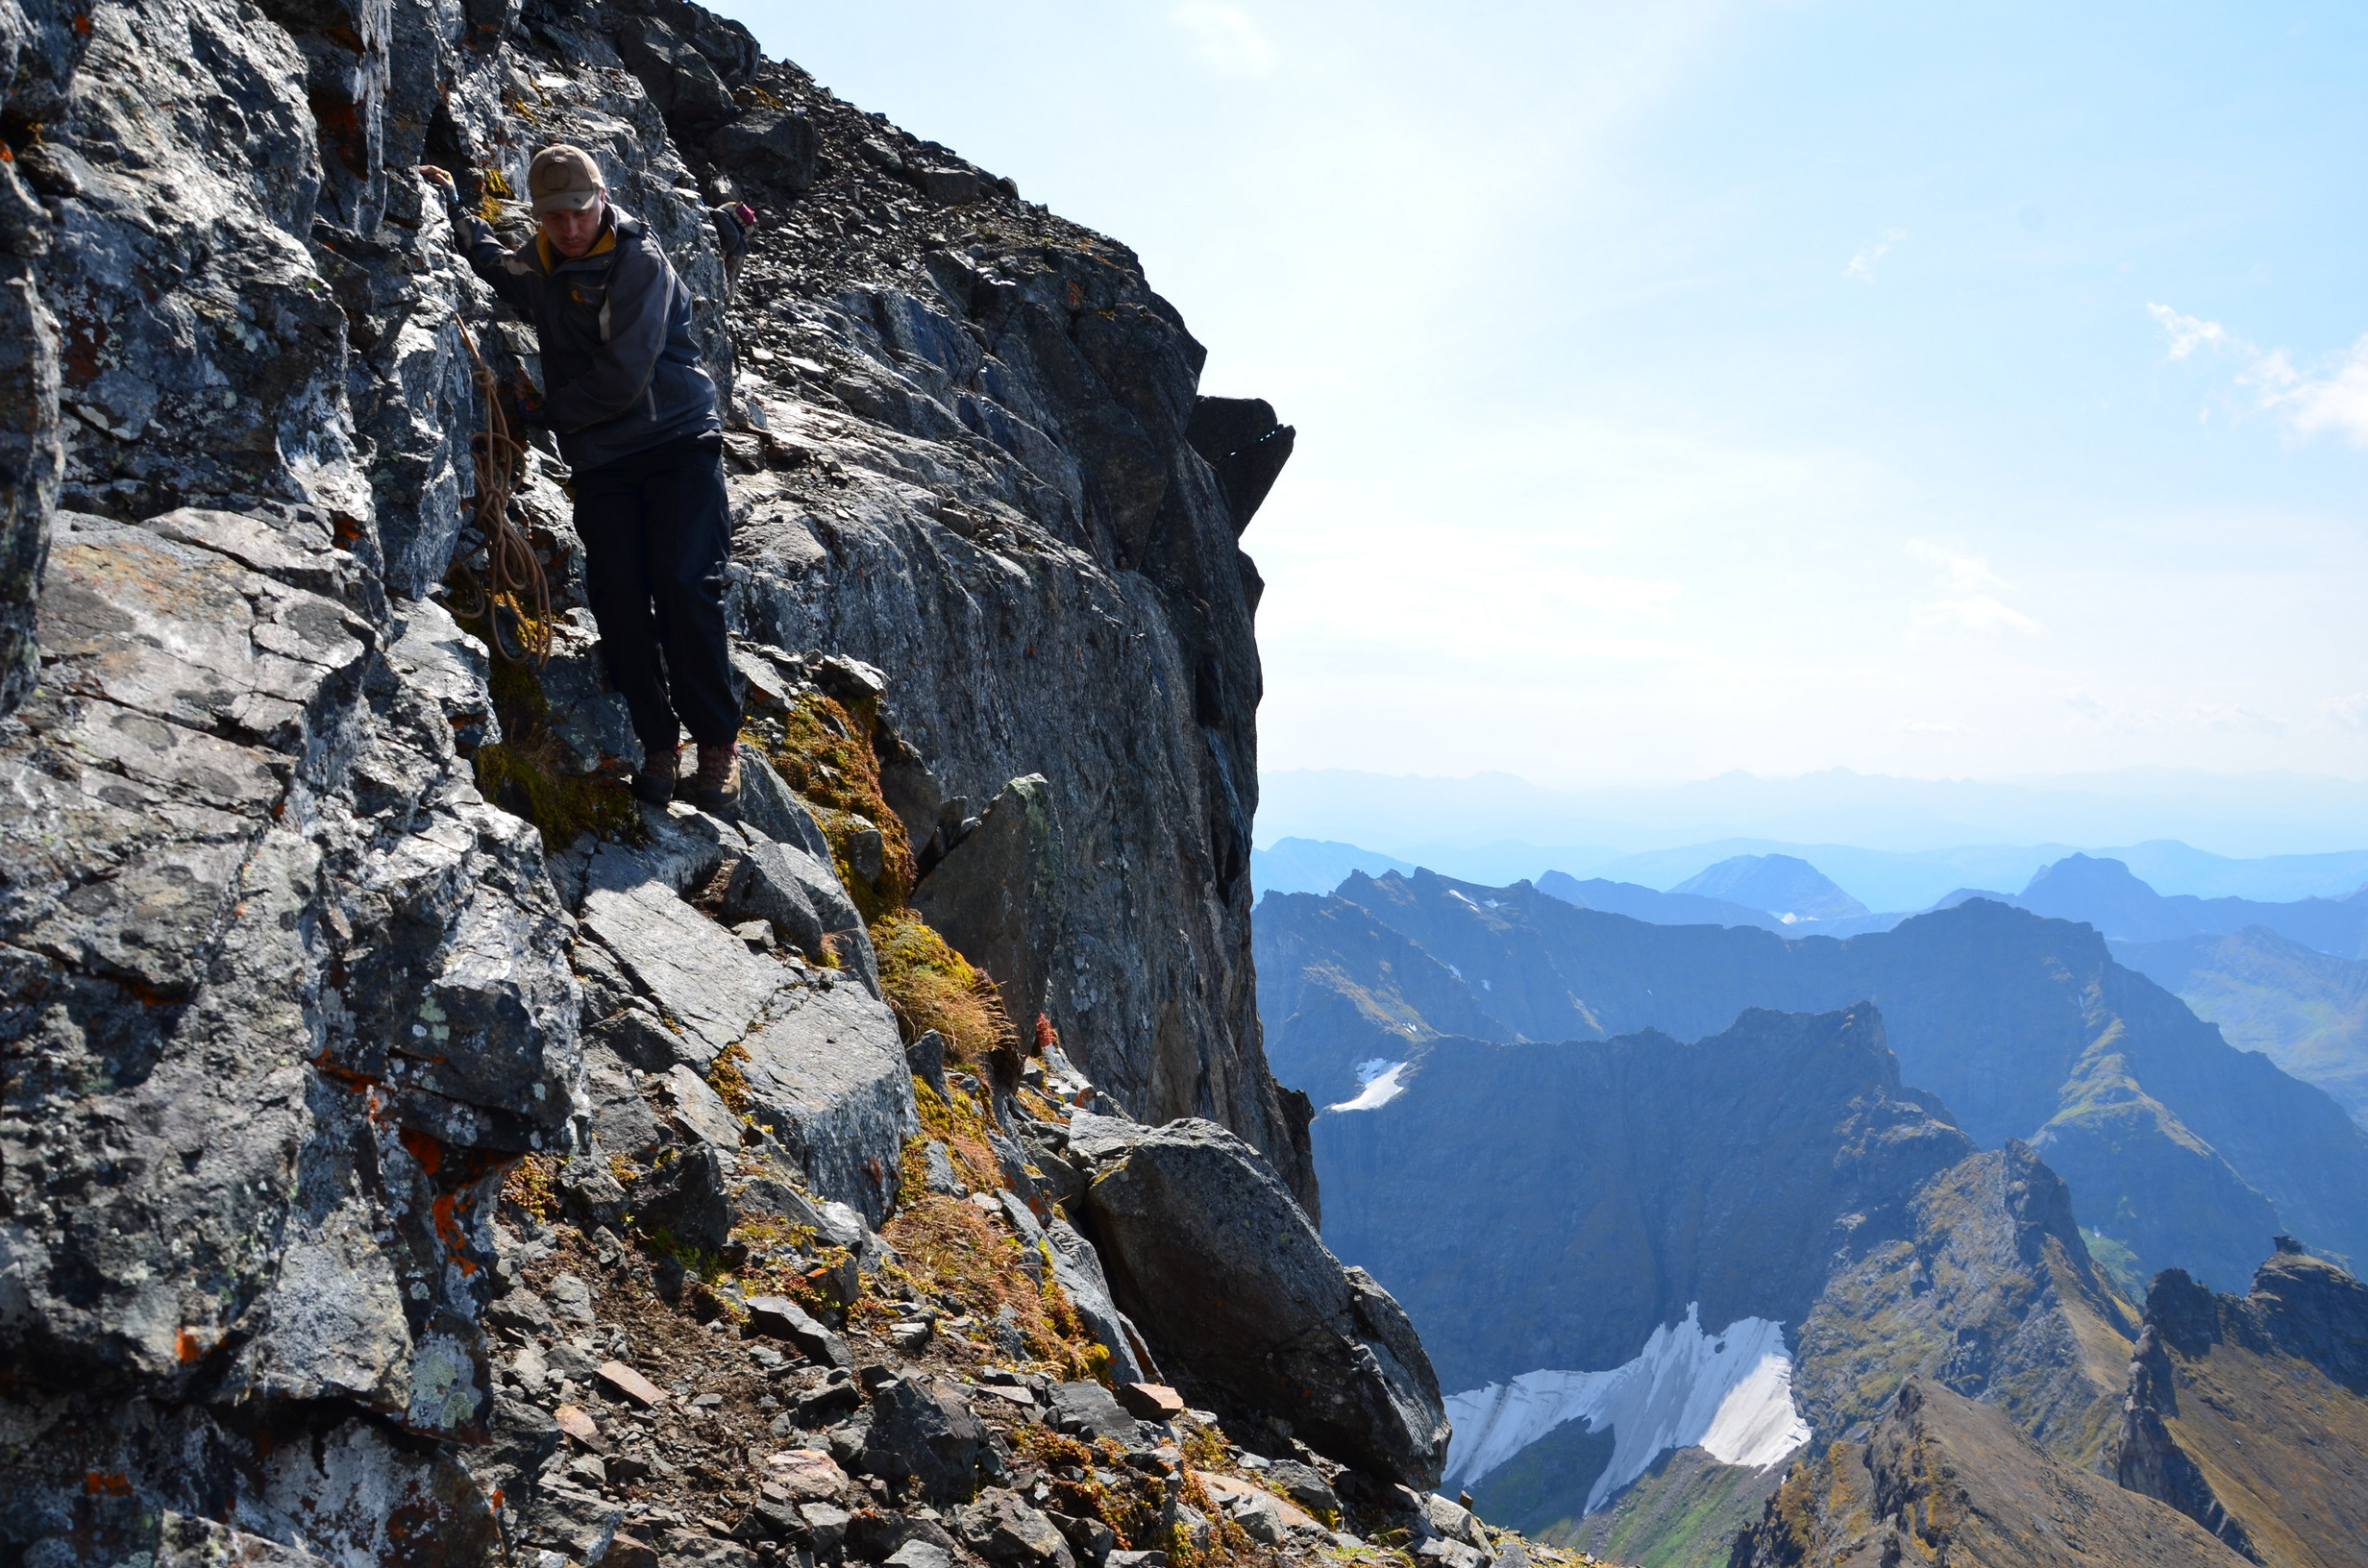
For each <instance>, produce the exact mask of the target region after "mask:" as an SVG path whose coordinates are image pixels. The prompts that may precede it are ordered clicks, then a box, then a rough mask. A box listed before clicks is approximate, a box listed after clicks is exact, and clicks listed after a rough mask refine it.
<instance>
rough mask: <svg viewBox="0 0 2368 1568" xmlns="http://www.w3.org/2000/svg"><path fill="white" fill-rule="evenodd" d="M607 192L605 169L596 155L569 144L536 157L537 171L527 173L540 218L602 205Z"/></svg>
mask: <svg viewBox="0 0 2368 1568" xmlns="http://www.w3.org/2000/svg"><path fill="white" fill-rule="evenodd" d="M604 189H606V186H605V185H604V184H602V181H601V166H600V165H599V164H598V163H595V162H593V161H592V155H591V154H590V153H587V152H585V151H584V150H583V149H582V148H580V147H570V146H568V145H567V144H566V143H565V142H561V143H559V144H558V145H556V146H553V147H546V148H544V149H543V150H542V151H541V152H539V153H536V154H535V155H534V165H533V167H531V168H530V169H529V170H527V195H528V196H529V197H530V198H532V200H533V203H534V215H535V216H536V217H538V218H539V217H541V216H542V215H543V214H544V213H546V212H580V211H581V210H582V209H583V208H587V207H590V206H591V205H592V204H593V203H594V202H597V201H599V200H600V199H601V193H602V192H603V191H604Z"/></svg>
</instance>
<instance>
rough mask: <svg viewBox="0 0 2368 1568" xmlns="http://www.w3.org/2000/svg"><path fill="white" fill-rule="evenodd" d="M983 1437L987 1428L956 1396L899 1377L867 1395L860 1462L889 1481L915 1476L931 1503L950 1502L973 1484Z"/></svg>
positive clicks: (935, 1386)
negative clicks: (868, 1422) (868, 1425)
mask: <svg viewBox="0 0 2368 1568" xmlns="http://www.w3.org/2000/svg"><path fill="white" fill-rule="evenodd" d="M986 1442H987V1429H986V1428H985V1427H983V1426H981V1425H980V1424H979V1421H978V1418H977V1417H976V1416H974V1415H973V1414H972V1413H971V1409H970V1407H969V1406H967V1405H965V1404H963V1403H962V1400H961V1397H960V1396H959V1395H957V1394H955V1393H954V1392H953V1391H952V1390H950V1389H949V1388H945V1387H943V1386H940V1385H939V1384H936V1383H934V1382H927V1381H921V1380H915V1379H899V1380H896V1381H894V1382H891V1383H887V1384H882V1385H881V1386H880V1387H879V1388H878V1389H876V1391H875V1392H874V1393H873V1395H872V1429H871V1431H870V1433H868V1434H867V1435H866V1436H865V1438H864V1444H863V1467H864V1469H865V1470H866V1471H868V1472H870V1473H871V1474H873V1475H875V1476H877V1477H879V1478H880V1479H881V1480H883V1481H886V1482H888V1483H889V1484H891V1485H892V1486H893V1485H901V1484H902V1483H903V1482H905V1481H906V1480H907V1479H917V1480H919V1482H921V1491H922V1495H923V1496H924V1497H925V1498H927V1499H928V1500H929V1501H930V1502H932V1503H950V1502H954V1501H957V1500H959V1499H961V1498H965V1497H968V1496H970V1494H971V1489H972V1488H973V1487H974V1486H975V1485H976V1484H977V1483H978V1475H977V1472H978V1456H979V1452H980V1450H981V1449H983V1448H984V1447H985V1446H986Z"/></svg>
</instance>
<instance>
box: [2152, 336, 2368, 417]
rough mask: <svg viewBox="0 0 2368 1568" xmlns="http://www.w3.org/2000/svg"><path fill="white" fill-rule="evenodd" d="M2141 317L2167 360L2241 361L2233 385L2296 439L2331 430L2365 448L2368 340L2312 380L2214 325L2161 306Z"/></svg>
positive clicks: (2278, 354)
mask: <svg viewBox="0 0 2368 1568" xmlns="http://www.w3.org/2000/svg"><path fill="white" fill-rule="evenodd" d="M2146 313H2147V314H2148V315H2150V316H2152V317H2154V318H2155V325H2156V326H2158V327H2159V328H2161V329H2162V334H2163V336H2165V337H2166V338H2168V339H2169V340H2170V357H2171V358H2173V359H2184V358H2186V357H2188V356H2189V355H2192V354H2194V353H2195V351H2196V350H2198V349H2204V348H2209V349H2228V350H2231V351H2232V352H2233V353H2235V354H2237V355H2241V356H2242V357H2243V359H2244V361H2245V363H2244V368H2243V369H2241V370H2239V371H2238V372H2237V373H2236V384H2237V385H2239V386H2242V387H2247V388H2249V389H2251V391H2252V393H2253V399H2254V403H2255V404H2256V405H2257V407H2259V408H2260V409H2262V410H2263V411H2265V412H2268V413H2274V414H2278V415H2280V416H2282V418H2283V419H2284V420H2285V423H2286V425H2287V427H2288V428H2289V429H2292V430H2293V432H2294V433H2295V434H2296V435H2299V436H2304V437H2308V436H2313V435H2321V434H2325V433H2326V432H2328V431H2333V432H2335V433H2336V434H2338V435H2341V436H2342V437H2343V438H2344V439H2345V440H2347V441H2349V442H2351V444H2352V445H2354V446H2356V447H2368V337H2362V338H2361V339H2360V340H2359V341H2358V342H2356V343H2355V344H2353V345H2352V347H2351V349H2350V350H2349V351H2348V352H2346V353H2345V354H2343V355H2339V356H2338V357H2336V358H2335V359H2334V360H2332V361H2331V363H2330V364H2328V366H2327V367H2326V368H2325V369H2324V370H2322V371H2320V372H2318V373H2317V374H2312V373H2310V372H2306V371H2304V370H2302V369H2300V368H2298V367H2297V366H2296V365H2295V363H2294V359H2293V356H2292V355H2289V354H2288V353H2287V352H2286V351H2285V350H2283V349H2271V350H2269V351H2267V352H2263V351H2262V350H2261V349H2258V348H2257V347H2255V346H2254V345H2253V344H2252V343H2249V342H2247V341H2246V340H2245V339H2243V338H2241V337H2238V336H2237V335H2236V334H2234V333H2233V332H2231V331H2229V330H2228V329H2227V328H2225V327H2223V326H2221V325H2220V323H2218V322H2216V321H2206V320H2204V319H2203V318H2202V317H2200V316H2190V315H2185V314H2183V313H2182V312H2180V311H2177V310H2174V309H2172V308H2171V307H2170V306H2167V305H2149V306H2146ZM2207 414H2208V410H2207Z"/></svg>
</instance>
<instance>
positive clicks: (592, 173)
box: [420, 145, 740, 812]
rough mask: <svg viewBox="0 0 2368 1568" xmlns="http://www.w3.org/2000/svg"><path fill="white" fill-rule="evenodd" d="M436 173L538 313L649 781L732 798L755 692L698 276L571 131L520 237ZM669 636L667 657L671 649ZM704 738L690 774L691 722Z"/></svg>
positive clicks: (514, 295)
mask: <svg viewBox="0 0 2368 1568" xmlns="http://www.w3.org/2000/svg"><path fill="white" fill-rule="evenodd" d="M420 173H421V174H422V175H423V176H424V177H426V178H427V179H428V180H429V182H430V183H431V184H433V185H435V186H436V187H437V189H439V190H440V191H441V192H442V193H443V196H444V199H445V201H446V203H447V204H448V205H449V206H450V207H451V208H452V216H453V236H454V241H455V243H456V245H457V246H458V247H459V248H460V251H461V254H462V255H464V256H465V257H468V261H469V265H470V266H471V267H473V268H475V269H476V272H477V275H478V276H479V277H481V278H482V279H484V280H485V282H488V283H491V284H492V285H493V287H494V290H495V292H497V293H499V294H500V295H501V296H502V298H504V299H505V300H506V301H508V302H509V303H510V304H511V305H512V306H515V307H516V308H517V310H518V312H519V313H520V314H521V315H523V316H525V317H526V318H527V320H528V321H530V322H531V323H533V326H534V331H535V335H536V338H537V341H538V342H539V344H540V346H541V350H542V368H543V400H542V408H541V411H540V415H539V418H540V420H541V422H542V423H543V424H545V425H547V426H548V427H550V429H551V430H552V432H553V433H554V434H555V436H556V437H557V438H558V443H559V453H560V455H561V456H562V457H564V458H566V460H567V464H568V467H569V469H570V471H571V474H570V488H571V489H572V491H573V492H574V495H575V500H576V531H577V533H578V534H579V535H580V537H581V538H582V540H583V548H584V586H585V589H586V592H587V595H588V597H589V598H590V599H591V601H592V616H593V619H594V620H595V621H597V622H598V623H599V624H600V629H601V647H602V649H603V650H604V653H605V654H606V656H607V660H608V674H609V678H610V679H611V680H612V681H614V682H615V684H616V688H617V690H618V692H619V693H621V694H622V695H623V696H624V698H625V703H626V707H627V708H628V709H629V710H630V712H631V714H632V717H633V729H634V732H635V733H636V734H637V735H639V736H640V738H641V745H642V751H643V754H644V760H643V762H642V766H641V771H640V772H639V773H638V774H636V775H635V777H634V779H633V794H634V795H635V796H639V797H640V798H641V799H642V800H643V801H645V802H647V803H649V804H651V805H662V804H664V803H665V802H666V801H667V800H668V799H670V798H672V797H674V796H676V795H678V794H679V795H680V796H682V797H683V798H685V799H688V800H690V801H691V802H692V803H693V804H695V805H697V806H699V807H700V808H701V809H702V810H706V811H717V812H729V811H732V810H734V809H736V807H737V805H738V802H739V794H740V758H739V733H740V706H739V704H738V703H737V702H736V701H735V700H733V698H732V690H731V666H730V660H729V656H728V653H727V651H726V649H725V633H724V585H725V581H726V577H725V563H726V560H727V557H728V553H729V549H730V539H731V527H730V522H729V518H728V511H727V507H726V502H725V492H724V459H723V447H724V441H723V433H722V425H721V423H720V422H719V421H718V420H717V418H716V400H715V385H714V383H713V382H712V381H710V380H708V379H707V373H706V372H705V371H704V370H703V369H701V368H700V363H699V350H698V347H697V345H696V344H695V343H694V342H693V341H692V338H691V293H690V290H689V289H688V288H687V287H685V286H684V285H683V283H682V281H681V280H680V279H679V278H678V277H677V276H676V275H675V270H674V268H673V267H672V266H671V265H669V264H668V262H667V260H666V256H665V253H664V252H663V251H661V250H659V249H658V244H657V241H656V239H655V238H654V237H653V236H652V235H651V233H650V232H649V230H648V229H647V228H645V227H644V226H643V225H642V224H641V223H640V222H639V221H638V220H637V219H635V218H633V217H632V216H630V215H629V214H628V213H626V212H623V211H620V210H619V209H618V208H615V207H613V206H611V205H610V204H609V202H608V191H607V187H606V184H605V183H604V181H603V180H602V178H601V172H600V166H599V165H598V164H597V163H595V162H594V161H593V160H592V157H591V155H590V154H588V153H586V152H583V151H582V150H581V149H580V148H575V147H568V146H563V145H562V146H552V147H546V148H544V149H543V150H542V151H541V152H539V153H537V154H535V155H534V162H533V165H532V166H531V168H530V170H529V171H528V174H527V193H528V195H529V197H530V199H531V202H532V211H533V215H534V220H535V233H534V235H533V237H532V238H530V239H529V240H528V241H527V242H526V243H525V244H523V245H521V246H519V247H518V248H517V249H516V250H511V249H508V248H507V247H506V246H504V245H503V243H502V242H501V240H500V239H498V238H497V237H495V235H494V233H493V230H492V228H491V227H490V226H488V225H487V224H486V223H485V221H484V220H483V219H482V218H481V217H479V216H478V215H477V214H476V213H475V212H473V211H470V210H469V209H468V208H466V207H465V206H463V204H462V203H461V200H460V195H459V192H458V190H457V189H456V186H455V185H454V183H453V179H452V176H451V175H450V174H448V173H447V172H446V171H444V170H442V169H439V168H434V167H432V166H423V167H422V168H421V170H420ZM661 653H662V655H663V656H662V659H661ZM685 725H687V726H688V727H689V729H690V732H691V738H692V739H693V740H694V741H696V742H697V743H698V746H699V767H698V771H697V772H695V773H694V774H693V775H692V776H691V777H690V778H688V779H683V778H682V777H681V766H680V746H681V734H682V730H683V728H684V726H685Z"/></svg>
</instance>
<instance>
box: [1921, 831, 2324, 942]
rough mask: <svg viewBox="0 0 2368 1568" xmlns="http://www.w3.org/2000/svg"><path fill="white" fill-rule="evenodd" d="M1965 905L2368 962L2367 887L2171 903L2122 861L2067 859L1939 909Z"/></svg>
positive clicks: (2148, 934) (2109, 930) (2126, 935)
mask: <svg viewBox="0 0 2368 1568" xmlns="http://www.w3.org/2000/svg"><path fill="white" fill-rule="evenodd" d="M1967 898H1994V899H1996V900H1998V901H1999V902H2001V903H2010V904H2016V905H2019V906H2021V907H2022V908H2024V909H2028V910H2031V911H2034V912H2035V913H2036V914H2040V915H2052V916H2055V917H2057V918H2058V919H2067V920H2084V921H2085V922H2087V923H2088V924H2090V925H2093V926H2095V927H2096V928H2097V929H2098V930H2099V931H2101V932H2103V933H2104V934H2105V935H2106V936H2108V937H2112V938H2116V939H2119V940H2121V941H2124V942H2164V941H2168V940H2170V939H2172V938H2175V937H2185V936H2194V935H2198V934H2221V933H2226V932H2230V931H2241V930H2243V929H2244V928H2245V927H2247V926H2253V925H2258V926H2266V927H2268V928H2269V929H2270V930H2272V931H2275V932H2278V933H2279V934H2280V935H2282V936H2284V937H2288V938H2291V939H2292V940H2294V941H2296V942H2299V943H2303V944H2304V945H2306V946H2309V947H2315V948H2317V949H2318V950H2319V951H2321V952H2323V953H2332V954H2334V955H2335V956H2337V957H2339V958H2361V957H2368V950H2364V949H2368V888H2362V889H2359V890H2356V891H2355V892H2352V893H2349V894H2345V895H2344V896H2342V897H2340V898H2303V899H2297V900H2295V901H2293V902H2291V903H2269V902H2264V901H2262V900H2259V899H2253V898H2198V897H2196V896H2194V895H2193V894H2171V895H2169V896H2167V897H2166V896H2164V895H2163V894H2158V893H2157V892H2156V891H2155V890H2154V889H2153V888H2152V887H2149V886H2148V885H2147V884H2146V883H2144V882H2142V881H2140V880H2139V879H2138V877H2137V876H2136V875H2135V874H2134V872H2132V871H2131V870H2130V868H2129V867H2128V866H2127V865H2126V864H2124V863H2123V862H2121V861H2118V860H2109V859H2102V858H2098V857H2096V856H2091V855H2067V856H2065V857H2064V858H2063V859H2061V860H2060V861H2057V862H2056V863H2055V864H2054V865H2052V866H2047V867H2043V868H2041V869H2040V870H2039V871H2038V872H2037V873H2036V874H2035V875H2034V876H2033V877H2032V879H2031V881H2030V882H2029V883H2028V884H2027V885H2026V886H2025V887H2024V889H2023V891H2022V892H2021V893H2019V894H2004V893H1994V892H1990V891H1988V890H1986V889H1980V888H1960V889H1958V890H1957V891H1955V892H1954V893H1951V894H1949V895H1948V896H1947V897H1946V898H1943V899H1942V900H1940V903H1941V905H1942V906H1943V907H1946V906H1947V905H1950V904H1955V903H1961V902H1963V901H1964V900H1965V899H1967Z"/></svg>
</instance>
